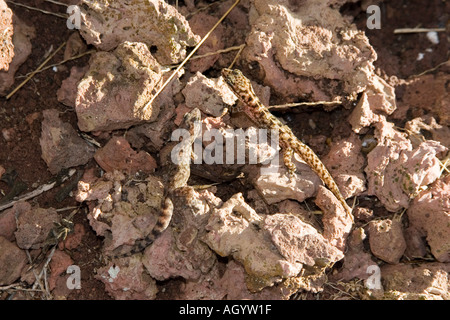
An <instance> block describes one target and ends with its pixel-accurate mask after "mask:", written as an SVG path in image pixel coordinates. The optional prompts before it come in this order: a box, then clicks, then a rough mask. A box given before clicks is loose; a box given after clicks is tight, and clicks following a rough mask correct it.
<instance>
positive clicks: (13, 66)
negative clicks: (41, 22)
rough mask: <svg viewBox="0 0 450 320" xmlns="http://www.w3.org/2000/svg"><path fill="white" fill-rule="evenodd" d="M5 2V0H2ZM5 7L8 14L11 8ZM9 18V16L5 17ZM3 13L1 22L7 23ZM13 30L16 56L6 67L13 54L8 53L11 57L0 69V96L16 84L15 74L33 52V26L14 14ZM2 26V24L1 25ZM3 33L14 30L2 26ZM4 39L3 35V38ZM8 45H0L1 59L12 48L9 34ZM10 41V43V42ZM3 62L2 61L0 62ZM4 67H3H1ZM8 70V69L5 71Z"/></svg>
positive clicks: (0, 59)
mask: <svg viewBox="0 0 450 320" xmlns="http://www.w3.org/2000/svg"><path fill="white" fill-rule="evenodd" d="M2 3H3V4H4V2H3V1H2ZM3 8H5V10H6V11H5V14H6V16H8V15H9V14H8V11H9V9H6V6H5V5H4V6H3ZM2 14H3V13H2ZM4 18H6V19H7V20H8V18H7V17H4ZM4 18H3V15H2V16H1V18H0V21H1V22H0V23H7V24H8V22H7V21H5V20H3V19H4ZM12 19H13V30H14V35H13V37H12V43H13V46H14V55H13V56H14V58H13V59H12V61H11V62H10V63H9V67H7V68H5V64H6V61H7V60H10V58H11V55H10V53H8V55H9V58H6V60H5V61H4V62H3V63H2V64H3V66H4V68H5V69H4V70H0V96H2V95H7V94H8V93H9V92H8V91H9V89H10V88H11V87H12V85H13V84H14V80H15V79H14V75H15V73H16V71H17V70H18V69H19V67H20V66H21V65H22V64H23V63H24V62H25V61H26V60H27V58H28V56H29V55H30V53H31V49H32V46H31V39H32V38H34V36H35V30H34V28H33V27H29V26H27V25H26V24H25V23H23V22H22V21H21V20H20V19H19V18H18V17H17V16H16V15H13V18H12ZM0 26H1V25H0ZM0 30H2V31H1V32H2V33H3V32H4V31H6V34H7V35H8V34H10V33H11V31H12V30H10V27H6V28H5V29H3V28H0ZM1 39H2V40H3V37H2V38H1ZM5 41H6V45H5V44H3V43H2V45H1V46H0V48H1V49H0V50H1V58H0V61H3V54H6V52H4V50H6V51H8V52H9V51H10V50H11V44H10V40H8V36H7V38H6V39H5ZM8 43H9V44H8ZM0 63H1V62H0ZM0 69H2V68H0ZM5 70H7V71H5Z"/></svg>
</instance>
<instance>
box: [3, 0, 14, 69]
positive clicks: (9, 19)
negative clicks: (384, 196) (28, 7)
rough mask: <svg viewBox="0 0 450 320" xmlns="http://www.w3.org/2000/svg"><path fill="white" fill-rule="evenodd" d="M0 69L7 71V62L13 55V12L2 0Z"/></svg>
mask: <svg viewBox="0 0 450 320" xmlns="http://www.w3.org/2000/svg"><path fill="white" fill-rule="evenodd" d="M0 30H2V31H1V32H2V34H1V36H0V40H1V43H2V45H1V46H0V70H5V71H8V69H9V63H10V62H11V61H12V59H13V57H14V44H13V31H14V27H13V12H12V10H11V9H10V8H8V6H7V5H6V2H5V1H4V0H0Z"/></svg>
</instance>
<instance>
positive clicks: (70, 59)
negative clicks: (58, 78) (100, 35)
mask: <svg viewBox="0 0 450 320" xmlns="http://www.w3.org/2000/svg"><path fill="white" fill-rule="evenodd" d="M94 52H97V50H89V51H86V52H83V53H80V54H77V55H76V56H73V57H70V58H68V59H65V60H62V61H60V62H57V63H54V64H51V65H48V66H46V67H44V68H42V69H40V70H36V71H33V72H34V74H38V73H40V72H43V71H45V70H48V69H51V68H53V67H57V66H60V65H62V64H64V63H66V62H69V61H72V60H76V59H79V58H81V57H84V56H86V55H88V54H91V53H94ZM33 72H29V73H27V74H26V75H23V76H18V77H17V79H20V78H23V77H28V76H29V75H30V74H32V73H33Z"/></svg>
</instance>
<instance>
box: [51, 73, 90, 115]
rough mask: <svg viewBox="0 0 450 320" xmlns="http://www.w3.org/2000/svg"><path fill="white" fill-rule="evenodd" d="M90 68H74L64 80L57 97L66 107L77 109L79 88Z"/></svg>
mask: <svg viewBox="0 0 450 320" xmlns="http://www.w3.org/2000/svg"><path fill="white" fill-rule="evenodd" d="M88 69H89V67H88V66H84V67H77V66H74V67H72V69H70V76H69V77H68V78H67V79H65V80H63V82H62V83H61V87H60V88H59V89H58V91H56V97H57V99H58V101H59V102H61V103H63V104H65V105H66V106H69V107H72V108H75V100H76V98H77V86H78V83H79V82H80V80H81V79H82V78H83V76H84V74H85V73H86V71H87V70H88Z"/></svg>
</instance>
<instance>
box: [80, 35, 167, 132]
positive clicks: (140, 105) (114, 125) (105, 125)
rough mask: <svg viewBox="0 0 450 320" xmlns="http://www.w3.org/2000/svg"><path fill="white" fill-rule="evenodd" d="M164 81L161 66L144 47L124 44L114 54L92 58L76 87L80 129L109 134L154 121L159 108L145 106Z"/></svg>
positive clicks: (152, 105) (109, 53)
mask: <svg viewBox="0 0 450 320" xmlns="http://www.w3.org/2000/svg"><path fill="white" fill-rule="evenodd" d="M161 77H162V71H161V68H160V65H159V63H158V62H157V61H156V60H155V58H153V56H152V55H151V53H150V51H149V49H148V47H147V46H146V45H145V44H144V43H140V42H124V43H121V44H120V45H119V46H118V47H117V48H116V49H115V50H114V51H113V52H97V53H95V54H93V55H92V57H91V59H90V62H89V70H88V71H87V72H86V74H85V75H84V77H83V79H82V80H81V81H80V82H79V83H78V87H77V97H76V99H75V111H76V113H77V117H78V127H79V128H80V130H82V131H107V130H115V129H125V128H128V127H130V126H132V125H136V124H140V123H143V122H145V121H149V122H152V121H155V120H156V118H157V117H158V113H159V104H157V103H153V104H151V105H149V106H148V107H147V108H144V106H145V105H146V104H147V102H148V101H149V100H150V98H151V93H152V90H153V89H154V88H155V86H156V85H157V83H158V82H159V81H160V80H161Z"/></svg>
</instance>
